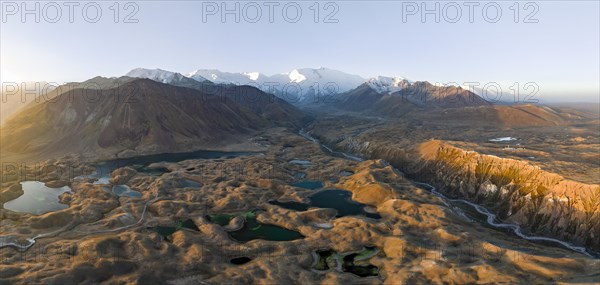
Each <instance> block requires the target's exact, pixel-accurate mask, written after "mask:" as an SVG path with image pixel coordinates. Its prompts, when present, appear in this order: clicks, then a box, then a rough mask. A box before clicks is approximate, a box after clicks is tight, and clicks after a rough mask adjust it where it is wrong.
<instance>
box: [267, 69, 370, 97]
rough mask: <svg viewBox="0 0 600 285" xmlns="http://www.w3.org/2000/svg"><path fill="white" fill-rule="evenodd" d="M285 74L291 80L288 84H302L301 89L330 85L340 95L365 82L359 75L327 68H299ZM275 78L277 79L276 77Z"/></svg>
mask: <svg viewBox="0 0 600 285" xmlns="http://www.w3.org/2000/svg"><path fill="white" fill-rule="evenodd" d="M284 74H285V75H286V77H287V79H288V80H289V82H286V83H290V82H293V83H300V85H301V87H302V86H303V85H304V86H306V88H308V87H309V86H319V88H321V89H324V88H327V89H329V85H331V84H335V85H336V86H337V89H338V90H337V92H338V93H341V92H346V91H349V90H352V89H354V88H356V87H358V86H359V85H361V84H362V83H364V82H365V79H364V78H362V77H360V76H358V75H354V74H349V73H345V72H342V71H339V70H335V69H330V68H326V67H319V68H299V69H294V70H292V71H290V72H289V73H284ZM273 77H276V75H275V76H273ZM273 77H272V78H273ZM303 89H304V88H303ZM321 91H323V90H321Z"/></svg>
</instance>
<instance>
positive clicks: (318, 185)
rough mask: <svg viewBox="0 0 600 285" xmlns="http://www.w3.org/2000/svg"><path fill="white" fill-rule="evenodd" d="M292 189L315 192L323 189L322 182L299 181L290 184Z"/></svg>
mask: <svg viewBox="0 0 600 285" xmlns="http://www.w3.org/2000/svg"><path fill="white" fill-rule="evenodd" d="M291 185H292V186H294V187H298V188H304V189H310V190H315V189H319V188H322V187H323V182H321V181H314V180H305V181H299V182H296V183H292V184H291Z"/></svg>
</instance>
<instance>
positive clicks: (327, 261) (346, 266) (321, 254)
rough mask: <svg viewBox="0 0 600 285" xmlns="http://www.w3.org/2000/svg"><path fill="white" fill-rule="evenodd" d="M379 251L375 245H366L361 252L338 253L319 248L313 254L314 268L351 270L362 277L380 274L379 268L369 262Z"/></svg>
mask: <svg viewBox="0 0 600 285" xmlns="http://www.w3.org/2000/svg"><path fill="white" fill-rule="evenodd" d="M378 252H379V251H378V250H377V248H375V247H365V248H364V249H363V250H362V251H360V252H352V253H345V254H342V253H337V252H335V251H334V250H331V249H327V250H317V251H316V252H315V254H314V255H313V256H314V257H315V261H314V263H313V268H314V269H315V270H318V271H327V270H331V269H334V270H338V271H343V272H350V273H352V274H355V275H357V276H360V277H369V276H378V275H379V268H377V266H374V265H372V264H369V259H371V257H373V256H375V255H376V254H377V253H378Z"/></svg>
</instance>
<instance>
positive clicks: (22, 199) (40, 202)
mask: <svg viewBox="0 0 600 285" xmlns="http://www.w3.org/2000/svg"><path fill="white" fill-rule="evenodd" d="M21 186H22V187H23V192H24V193H23V195H21V196H19V197H18V198H16V199H14V200H11V201H8V202H6V203H4V209H7V210H11V211H14V212H22V213H30V214H34V215H41V214H45V213H48V212H54V211H58V210H62V209H66V208H67V207H69V206H68V205H65V204H61V203H60V202H59V199H58V197H59V196H60V195H61V194H63V193H65V192H71V188H70V187H69V186H63V187H60V188H50V187H46V185H44V183H43V182H40V181H24V182H21Z"/></svg>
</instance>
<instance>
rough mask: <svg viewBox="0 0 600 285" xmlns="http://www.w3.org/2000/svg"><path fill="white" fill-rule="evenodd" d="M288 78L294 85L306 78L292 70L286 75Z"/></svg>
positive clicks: (296, 70)
mask: <svg viewBox="0 0 600 285" xmlns="http://www.w3.org/2000/svg"><path fill="white" fill-rule="evenodd" d="M288 78H289V79H290V82H294V83H300V82H302V81H304V80H306V76H304V75H303V74H302V73H300V71H298V69H294V70H292V71H291V72H290V73H289V74H288Z"/></svg>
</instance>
